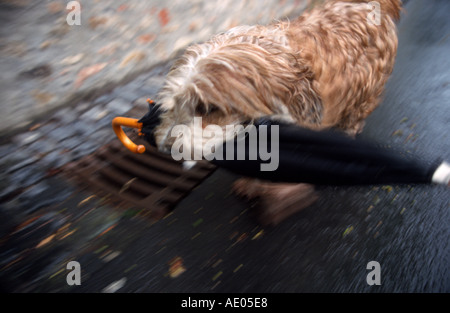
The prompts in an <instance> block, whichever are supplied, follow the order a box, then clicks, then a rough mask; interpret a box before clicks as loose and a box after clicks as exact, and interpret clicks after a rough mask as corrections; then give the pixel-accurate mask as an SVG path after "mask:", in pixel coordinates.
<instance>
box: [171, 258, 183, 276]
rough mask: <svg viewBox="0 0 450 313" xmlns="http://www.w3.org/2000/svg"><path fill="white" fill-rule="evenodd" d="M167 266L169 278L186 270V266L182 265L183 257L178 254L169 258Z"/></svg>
mask: <svg viewBox="0 0 450 313" xmlns="http://www.w3.org/2000/svg"><path fill="white" fill-rule="evenodd" d="M169 266H170V268H169V276H170V277H171V278H176V277H178V276H180V275H181V274H183V273H184V272H185V271H186V268H185V267H184V266H183V259H182V258H180V257H179V256H177V257H175V258H173V259H172V260H170V262H169Z"/></svg>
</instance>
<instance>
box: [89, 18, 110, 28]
mask: <svg viewBox="0 0 450 313" xmlns="http://www.w3.org/2000/svg"><path fill="white" fill-rule="evenodd" d="M107 21H108V19H107V18H106V17H98V16H93V17H91V18H89V22H88V23H89V27H90V28H92V29H96V28H97V27H98V26H100V25H103V24H105V23H106V22H107Z"/></svg>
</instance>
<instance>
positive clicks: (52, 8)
mask: <svg viewBox="0 0 450 313" xmlns="http://www.w3.org/2000/svg"><path fill="white" fill-rule="evenodd" d="M47 10H48V11H49V12H50V13H51V14H55V13H59V12H62V11H64V10H65V7H64V5H63V4H62V3H60V2H57V1H53V2H50V3H49V4H47Z"/></svg>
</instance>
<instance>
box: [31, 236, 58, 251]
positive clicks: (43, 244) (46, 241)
mask: <svg viewBox="0 0 450 313" xmlns="http://www.w3.org/2000/svg"><path fill="white" fill-rule="evenodd" d="M53 238H55V234H53V235H50V236H48V237H47V238H45V239H44V240H42V241H41V242H40V243H38V245H37V246H36V248H40V247H42V246H45V245H46V244H48V243H49V242H50V241H52V240H53Z"/></svg>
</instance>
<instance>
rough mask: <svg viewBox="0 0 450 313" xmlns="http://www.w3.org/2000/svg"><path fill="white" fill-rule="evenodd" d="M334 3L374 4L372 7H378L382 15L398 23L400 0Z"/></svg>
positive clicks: (337, 0) (357, 0)
mask: <svg viewBox="0 0 450 313" xmlns="http://www.w3.org/2000/svg"><path fill="white" fill-rule="evenodd" d="M336 2H354V3H361V2H363V3H364V2H366V3H370V2H374V6H375V5H376V6H378V5H379V8H380V10H381V13H382V14H387V15H388V16H390V17H391V18H392V19H393V20H394V21H398V20H399V19H400V12H401V10H402V1H401V0H336Z"/></svg>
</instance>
